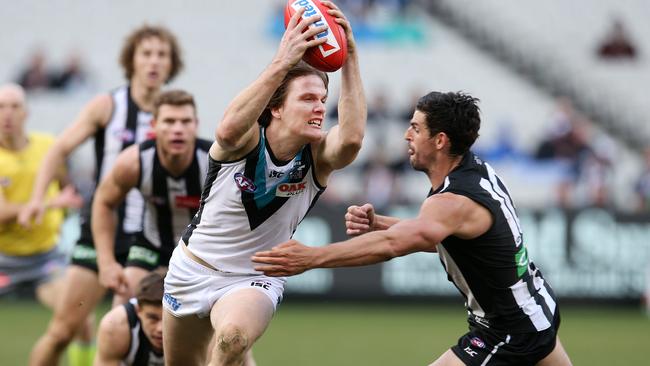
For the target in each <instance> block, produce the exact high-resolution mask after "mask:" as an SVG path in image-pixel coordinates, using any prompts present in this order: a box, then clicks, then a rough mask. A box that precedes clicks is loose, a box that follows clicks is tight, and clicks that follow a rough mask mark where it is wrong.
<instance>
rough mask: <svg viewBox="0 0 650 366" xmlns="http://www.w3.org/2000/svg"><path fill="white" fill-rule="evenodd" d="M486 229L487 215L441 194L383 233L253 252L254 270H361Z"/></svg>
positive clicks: (282, 273)
mask: <svg viewBox="0 0 650 366" xmlns="http://www.w3.org/2000/svg"><path fill="white" fill-rule="evenodd" d="M491 225H492V216H491V215H490V213H489V211H488V210H487V209H486V208H484V207H483V206H480V205H479V204H478V203H476V202H474V201H472V200H471V199H469V198H467V197H464V196H460V195H456V194H451V193H445V194H440V195H435V196H432V197H429V198H428V199H427V200H426V201H425V202H424V204H423V205H422V208H421V209H420V213H419V215H418V217H417V218H415V219H409V220H401V221H399V222H398V223H396V224H394V225H393V226H391V227H390V228H389V229H387V230H382V231H373V232H369V233H367V234H364V235H360V236H357V237H355V238H352V239H349V240H346V241H343V242H339V243H334V244H330V245H327V246H323V247H310V246H305V245H303V244H301V243H300V242H298V241H296V240H290V241H288V242H285V243H282V244H280V245H278V246H276V247H274V248H273V249H272V250H268V251H263V252H257V253H255V255H254V256H253V258H252V260H253V262H256V263H260V264H259V265H256V266H255V270H257V271H262V272H264V274H265V275H268V276H292V275H295V274H299V273H302V272H304V271H306V270H309V269H312V268H335V267H352V266H364V265H368V264H374V263H379V262H384V261H388V260H390V259H392V258H395V257H400V256H404V255H407V254H410V253H414V252H420V251H424V252H431V251H435V249H436V246H437V245H438V244H439V243H440V242H441V241H442V240H443V239H445V238H446V237H448V236H450V235H457V236H459V237H461V238H475V237H477V236H479V235H482V234H483V233H485V232H486V231H487V230H488V229H489V228H490V226H491Z"/></svg>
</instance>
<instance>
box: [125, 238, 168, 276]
mask: <svg viewBox="0 0 650 366" xmlns="http://www.w3.org/2000/svg"><path fill="white" fill-rule="evenodd" d="M173 251H174V248H167V247H162V248H160V247H156V246H155V245H153V244H151V242H150V241H149V240H147V239H146V238H145V237H144V236H142V235H138V236H137V237H136V238H135V240H134V241H133V243H132V244H131V247H130V248H129V255H128V257H127V260H126V267H139V268H143V269H146V270H148V271H153V270H155V269H156V268H158V267H160V266H163V267H169V260H170V259H171V257H172V252H173Z"/></svg>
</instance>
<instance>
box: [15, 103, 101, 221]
mask: <svg viewBox="0 0 650 366" xmlns="http://www.w3.org/2000/svg"><path fill="white" fill-rule="evenodd" d="M112 108H113V101H112V100H111V97H110V96H109V95H107V94H106V95H105V94H102V95H99V96H97V97H95V98H94V99H93V100H91V101H90V102H88V104H86V106H85V107H84V108H83V110H82V111H81V112H80V114H79V116H78V117H77V119H76V120H75V121H74V123H72V124H71V125H70V126H68V127H67V128H66V129H65V130H64V131H63V132H61V134H59V136H58V137H57V138H56V141H55V142H54V144H53V145H52V147H51V148H50V149H49V150H48V152H47V154H46V155H45V157H44V158H43V161H42V162H41V165H40V167H39V170H38V174H37V175H36V179H35V181H34V189H33V190H32V195H31V198H30V200H29V202H28V203H27V204H26V205H25V207H23V208H22V209H21V211H20V213H19V215H18V223H20V224H21V225H22V226H24V227H29V226H30V224H31V221H32V220H34V219H35V220H36V221H37V222H39V221H40V220H41V218H42V216H43V213H44V212H45V209H46V207H45V204H44V203H45V193H46V192H47V187H48V186H49V184H50V182H51V181H52V180H53V179H54V178H55V177H56V176H57V174H58V173H59V167H61V166H64V165H65V160H66V159H67V158H68V156H70V153H72V151H74V150H75V149H76V148H77V147H78V146H79V145H81V144H82V143H83V142H84V141H86V140H87V139H88V138H89V137H91V136H92V135H94V134H95V133H96V132H97V130H98V129H99V128H101V127H103V126H104V125H105V124H106V123H107V122H108V120H109V118H110V115H111V113H112Z"/></svg>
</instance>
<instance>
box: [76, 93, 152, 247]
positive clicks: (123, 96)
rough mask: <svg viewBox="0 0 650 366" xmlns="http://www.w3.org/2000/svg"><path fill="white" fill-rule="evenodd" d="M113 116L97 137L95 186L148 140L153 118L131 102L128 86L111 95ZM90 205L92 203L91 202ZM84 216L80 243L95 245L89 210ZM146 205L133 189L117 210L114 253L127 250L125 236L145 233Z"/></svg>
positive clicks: (88, 209)
mask: <svg viewBox="0 0 650 366" xmlns="http://www.w3.org/2000/svg"><path fill="white" fill-rule="evenodd" d="M111 98H112V99H113V112H112V114H111V118H110V120H109V121H108V124H107V125H106V126H105V127H104V128H102V129H99V130H98V131H97V132H96V133H95V136H94V138H95V184H98V183H99V182H100V181H101V179H102V178H103V177H104V175H105V174H106V173H107V172H108V171H109V170H110V169H111V168H112V167H113V164H114V163H115V159H116V158H117V155H118V154H119V153H120V152H121V151H122V150H124V149H126V148H127V147H129V146H130V145H132V144H134V143H140V142H143V141H145V140H146V139H147V134H148V132H149V130H150V125H151V120H152V118H153V115H152V114H151V113H149V112H144V111H141V110H140V108H139V107H138V105H137V104H135V101H133V99H132V98H131V93H130V88H129V86H123V87H120V88H118V89H116V90H114V91H113V92H112V93H111ZM89 201H90V200H89ZM88 205H89V206H88V207H87V208H86V209H85V210H84V214H83V215H82V229H81V239H80V241H84V242H88V243H92V242H93V241H92V234H91V231H90V206H92V203H91V202H89V203H88ZM143 207H144V202H143V200H142V196H141V195H140V193H139V192H138V191H137V190H135V189H132V190H131V191H130V192H129V193H128V195H127V197H126V200H125V203H124V204H122V205H120V207H119V209H118V218H119V221H118V228H117V235H116V240H115V252H117V253H121V252H125V251H126V250H128V248H127V245H126V243H125V241H124V240H121V239H122V238H123V236H124V234H125V233H135V232H138V231H140V230H142V210H143Z"/></svg>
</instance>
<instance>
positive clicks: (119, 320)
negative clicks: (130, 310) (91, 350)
mask: <svg viewBox="0 0 650 366" xmlns="http://www.w3.org/2000/svg"><path fill="white" fill-rule="evenodd" d="M130 344H131V332H130V328H129V321H128V319H127V314H126V310H125V309H124V306H118V307H116V308H114V309H113V310H111V311H109V312H108V313H107V314H106V315H105V316H104V318H103V319H102V321H101V323H100V324H99V329H98V330H97V354H96V355H95V362H94V363H93V365H94V366H119V365H121V364H122V363H121V361H122V359H124V357H126V354H127V353H128V352H129V345H130Z"/></svg>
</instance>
